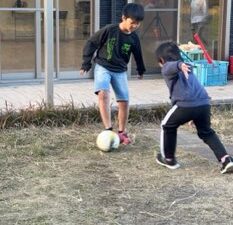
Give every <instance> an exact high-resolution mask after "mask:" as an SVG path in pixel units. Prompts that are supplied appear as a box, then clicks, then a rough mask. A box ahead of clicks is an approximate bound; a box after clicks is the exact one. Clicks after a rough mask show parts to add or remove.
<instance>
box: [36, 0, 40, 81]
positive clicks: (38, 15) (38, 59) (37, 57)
mask: <svg viewBox="0 0 233 225" xmlns="http://www.w3.org/2000/svg"><path fill="white" fill-rule="evenodd" d="M40 7H41V4H40V0H36V16H35V28H36V78H41V11H40Z"/></svg>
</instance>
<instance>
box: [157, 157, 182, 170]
mask: <svg viewBox="0 0 233 225" xmlns="http://www.w3.org/2000/svg"><path fill="white" fill-rule="evenodd" d="M156 162H157V163H158V164H160V165H161V166H165V167H167V168H168V169H171V170H175V169H178V168H179V167H180V164H176V165H174V166H170V165H168V164H165V163H162V162H160V161H159V160H158V159H156Z"/></svg>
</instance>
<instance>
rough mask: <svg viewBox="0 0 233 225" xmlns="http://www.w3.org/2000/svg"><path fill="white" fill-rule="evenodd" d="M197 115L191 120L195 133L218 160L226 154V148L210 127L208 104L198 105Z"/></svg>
mask: <svg viewBox="0 0 233 225" xmlns="http://www.w3.org/2000/svg"><path fill="white" fill-rule="evenodd" d="M198 108H199V109H198V110H199V112H198V114H197V115H198V117H196V118H195V119H194V120H193V122H194V124H195V126H196V128H197V134H198V136H199V138H201V139H202V140H203V141H204V142H205V143H206V144H207V145H208V146H209V147H210V148H211V149H212V150H213V152H214V154H215V156H216V158H217V159H218V161H221V159H222V157H224V156H226V155H227V152H226V149H225V147H224V145H223V144H222V142H221V141H220V140H219V137H218V135H217V134H216V133H215V131H214V130H213V129H212V128H211V122H210V115H211V112H210V106H209V105H207V106H202V107H198Z"/></svg>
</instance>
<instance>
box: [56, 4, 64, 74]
mask: <svg viewBox="0 0 233 225" xmlns="http://www.w3.org/2000/svg"><path fill="white" fill-rule="evenodd" d="M59 23H60V21H59V0H56V78H59V77H60V26H59ZM64 38H65V37H64Z"/></svg>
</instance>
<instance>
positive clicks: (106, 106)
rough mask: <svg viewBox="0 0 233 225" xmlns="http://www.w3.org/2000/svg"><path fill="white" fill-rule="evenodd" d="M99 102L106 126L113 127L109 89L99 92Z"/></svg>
mask: <svg viewBox="0 0 233 225" xmlns="http://www.w3.org/2000/svg"><path fill="white" fill-rule="evenodd" d="M98 104H99V110H100V115H101V119H102V122H103V124H104V128H105V129H109V128H111V127H112V123H111V110H110V93H109V91H103V90H101V91H99V92H98Z"/></svg>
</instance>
